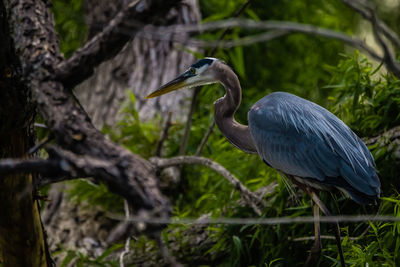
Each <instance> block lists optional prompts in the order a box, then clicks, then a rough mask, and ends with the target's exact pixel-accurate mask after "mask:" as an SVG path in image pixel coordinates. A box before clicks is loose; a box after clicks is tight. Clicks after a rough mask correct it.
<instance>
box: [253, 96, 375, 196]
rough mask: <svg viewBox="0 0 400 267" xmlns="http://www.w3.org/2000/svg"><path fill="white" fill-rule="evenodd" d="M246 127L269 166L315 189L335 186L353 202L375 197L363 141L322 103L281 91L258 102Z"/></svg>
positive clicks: (370, 164)
mask: <svg viewBox="0 0 400 267" xmlns="http://www.w3.org/2000/svg"><path fill="white" fill-rule="evenodd" d="M248 119H249V128H250V133H251V136H252V138H253V140H254V143H255V145H256V148H257V151H258V153H259V154H260V156H261V157H262V158H263V159H264V161H265V162H267V163H268V164H269V165H270V166H272V167H274V168H275V169H277V170H280V171H282V172H284V173H286V174H289V175H293V176H295V177H299V179H302V182H303V183H306V184H309V185H310V186H312V187H316V188H322V189H326V188H331V187H336V188H338V189H340V190H342V191H344V192H345V193H347V194H348V195H349V196H350V197H351V198H352V199H353V200H355V201H356V202H358V203H367V202H371V201H374V199H375V198H377V197H378V196H379V193H380V182H379V179H378V176H377V174H376V171H375V166H374V160H373V158H372V155H371V153H370V152H369V151H368V149H367V147H366V146H365V144H364V143H363V142H362V141H361V140H360V138H358V137H357V136H356V135H355V134H354V133H353V132H352V131H351V130H350V128H349V127H347V126H346V125H345V124H344V123H343V122H342V121H341V120H339V119H338V118H337V117H336V116H335V115H333V114H332V113H330V112H329V111H328V110H326V109H324V108H323V107H321V106H319V105H317V104H315V103H313V102H310V101H308V100H305V99H303V98H300V97H297V96H295V95H292V94H289V93H283V92H276V93H272V94H270V95H268V96H265V97H264V98H262V99H261V100H259V101H258V102H257V103H256V104H255V105H254V106H253V107H252V108H251V109H250V111H249V113H248Z"/></svg>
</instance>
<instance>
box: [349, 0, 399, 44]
mask: <svg viewBox="0 0 400 267" xmlns="http://www.w3.org/2000/svg"><path fill="white" fill-rule="evenodd" d="M342 2H343V3H344V4H346V5H347V6H349V7H351V8H352V9H354V10H355V11H357V12H358V13H360V14H361V16H362V17H363V18H364V19H366V20H368V21H370V22H374V21H375V22H374V23H375V24H376V25H375V26H376V28H377V30H378V31H379V32H380V33H382V34H383V35H384V36H385V37H386V38H388V39H389V40H390V41H392V42H393V44H394V45H396V46H397V47H398V48H400V38H399V36H397V34H396V33H395V32H394V31H393V30H392V29H390V28H389V27H388V26H387V25H386V23H385V22H383V21H382V20H380V19H378V16H377V15H376V11H375V7H374V6H373V3H372V2H370V1H365V0H362V1H360V0H342Z"/></svg>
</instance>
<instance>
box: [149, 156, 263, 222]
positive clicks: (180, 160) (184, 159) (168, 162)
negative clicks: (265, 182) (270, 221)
mask: <svg viewBox="0 0 400 267" xmlns="http://www.w3.org/2000/svg"><path fill="white" fill-rule="evenodd" d="M150 162H152V163H153V164H154V165H156V166H157V167H158V168H166V167H171V166H176V165H182V164H199V165H203V166H206V167H208V168H210V169H212V170H214V171H216V172H218V173H219V174H221V175H222V176H223V177H224V178H225V179H227V180H228V181H229V182H230V183H231V184H232V185H233V186H234V188H235V189H236V190H238V192H239V194H240V195H241V197H242V198H243V199H244V201H245V202H246V204H247V205H249V206H250V207H251V208H253V210H254V212H256V214H258V215H261V210H260V208H259V206H260V207H261V208H265V207H266V203H265V202H264V200H263V199H262V197H259V196H257V195H256V194H255V193H253V192H251V191H250V190H249V189H248V188H247V187H245V186H244V185H243V184H242V183H241V182H240V181H239V180H238V179H237V178H236V177H235V176H233V175H232V174H231V173H230V172H229V171H228V170H227V169H225V168H224V167H223V166H222V165H220V164H218V163H216V162H214V161H212V160H211V159H208V158H203V157H195V156H178V157H173V158H168V159H164V158H151V159H150Z"/></svg>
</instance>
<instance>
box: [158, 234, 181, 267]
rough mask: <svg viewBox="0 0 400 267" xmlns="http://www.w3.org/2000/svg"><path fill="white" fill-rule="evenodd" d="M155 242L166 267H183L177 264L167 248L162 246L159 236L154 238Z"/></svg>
mask: <svg viewBox="0 0 400 267" xmlns="http://www.w3.org/2000/svg"><path fill="white" fill-rule="evenodd" d="M155 240H156V242H157V246H158V248H159V249H160V253H161V255H162V257H163V258H164V260H165V262H166V263H167V264H168V266H174V267H183V264H181V263H180V262H178V261H177V260H176V259H175V257H174V256H172V255H171V253H170V252H169V250H168V248H167V246H166V245H165V244H164V242H163V240H162V238H161V235H157V236H156V238H155Z"/></svg>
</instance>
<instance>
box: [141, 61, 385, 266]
mask: <svg viewBox="0 0 400 267" xmlns="http://www.w3.org/2000/svg"><path fill="white" fill-rule="evenodd" d="M217 82H220V83H221V84H222V85H223V86H224V87H225V90H226V94H225V96H223V97H222V98H220V99H218V100H217V101H215V102H214V107H215V111H214V116H215V122H216V124H217V125H218V127H219V129H220V130H221V132H222V133H223V134H224V135H225V137H226V138H227V139H228V140H229V141H230V142H231V143H232V144H233V145H234V146H236V147H237V148H239V149H241V150H243V151H245V152H248V153H258V154H259V155H260V157H261V158H262V159H263V161H264V162H265V163H266V164H267V165H269V166H271V167H273V168H275V169H277V170H278V171H280V172H282V173H284V174H285V175H286V176H287V177H288V178H289V179H290V180H291V181H292V182H293V183H294V184H296V185H298V186H299V187H300V188H301V189H303V190H304V191H305V192H306V193H308V194H309V195H310V196H311V198H312V199H313V201H314V203H315V204H314V215H315V216H318V215H319V209H318V208H320V209H321V210H322V212H323V213H324V214H326V215H327V216H329V215H330V213H329V211H328V209H327V208H326V207H325V206H324V204H323V203H322V202H321V201H320V199H319V197H318V192H319V190H332V189H338V190H340V191H342V192H344V193H345V194H346V195H347V196H348V197H350V198H351V199H353V200H354V201H355V202H357V203H359V204H364V203H370V202H375V201H376V199H378V198H379V195H380V181H379V178H378V176H377V173H376V170H375V163H374V159H373V157H372V155H371V153H370V152H369V150H368V149H367V147H366V146H365V144H364V143H363V142H362V141H361V140H360V138H358V137H357V136H356V134H354V133H353V132H352V131H351V130H350V128H349V127H347V126H346V125H345V124H344V123H343V122H342V121H341V120H340V119H338V118H337V117H336V116H335V115H333V114H332V113H331V112H329V111H328V110H326V109H324V108H323V107H321V106H319V105H317V104H315V103H313V102H310V101H308V100H305V99H303V98H300V97H298V96H295V95H292V94H289V93H284V92H275V93H271V94H269V95H267V96H265V97H264V98H262V99H260V100H259V101H258V102H257V103H256V104H254V105H253V106H252V107H251V108H250V110H249V113H248V121H249V126H246V125H242V124H240V123H238V122H237V121H236V120H235V118H234V115H235V112H236V110H237V109H238V107H239V105H240V102H241V98H242V91H241V87H240V83H239V79H238V77H237V76H236V74H235V73H234V72H233V70H232V69H231V68H230V67H229V66H228V65H226V64H225V63H224V62H223V61H221V60H219V59H216V58H204V59H201V60H199V61H198V62H196V63H195V64H193V65H192V66H191V67H190V68H189V69H188V70H186V71H185V72H184V73H183V74H181V75H180V76H178V77H177V78H176V79H174V80H172V81H171V82H169V83H167V84H165V85H163V86H161V87H160V88H159V89H158V90H156V91H155V92H153V93H151V94H150V95H148V96H147V98H152V97H156V96H159V95H162V94H165V93H168V92H171V91H173V90H177V89H181V88H189V87H194V86H200V85H204V84H211V83H217ZM336 230H337V233H336V240H337V245H338V248H339V254H340V258H341V263H342V266H343V265H344V259H343V255H342V251H341V245H340V243H341V242H340V232H339V226H338V224H336ZM315 237H316V238H315V243H314V246H313V248H312V249H311V253H310V256H309V258H308V262H310V261H315V259H318V258H319V255H320V252H321V243H320V236H319V223H315Z"/></svg>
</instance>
